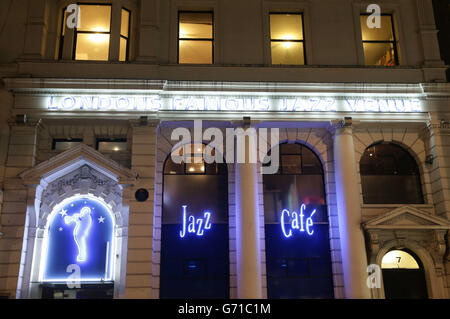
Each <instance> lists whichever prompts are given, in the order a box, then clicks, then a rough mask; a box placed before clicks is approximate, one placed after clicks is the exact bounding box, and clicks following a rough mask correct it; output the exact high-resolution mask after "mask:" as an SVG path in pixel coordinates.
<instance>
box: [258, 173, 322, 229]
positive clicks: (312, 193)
mask: <svg viewBox="0 0 450 319" xmlns="http://www.w3.org/2000/svg"><path fill="white" fill-rule="evenodd" d="M263 186H264V216H265V220H266V223H279V222H280V213H281V211H282V210H283V209H288V210H290V211H298V208H299V205H300V204H302V203H303V204H305V205H319V206H320V205H325V194H324V186H323V176H322V175H299V176H296V175H264V177H263ZM325 212H326V209H325ZM325 217H326V215H324V216H320V214H319V213H318V214H317V216H316V219H315V220H316V221H319V220H320V219H322V218H323V219H324V218H325Z"/></svg>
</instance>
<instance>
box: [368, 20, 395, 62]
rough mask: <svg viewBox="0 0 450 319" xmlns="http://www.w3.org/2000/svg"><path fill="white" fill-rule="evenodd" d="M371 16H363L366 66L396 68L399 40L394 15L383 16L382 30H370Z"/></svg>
mask: <svg viewBox="0 0 450 319" xmlns="http://www.w3.org/2000/svg"><path fill="white" fill-rule="evenodd" d="M368 18H369V14H361V16H360V21H361V32H362V43H363V48H364V57H365V63H366V65H378V66H396V65H398V64H399V61H398V48H397V39H396V34H395V28H394V18H393V16H392V14H382V15H381V16H380V19H381V28H369V26H368V25H367V19H368Z"/></svg>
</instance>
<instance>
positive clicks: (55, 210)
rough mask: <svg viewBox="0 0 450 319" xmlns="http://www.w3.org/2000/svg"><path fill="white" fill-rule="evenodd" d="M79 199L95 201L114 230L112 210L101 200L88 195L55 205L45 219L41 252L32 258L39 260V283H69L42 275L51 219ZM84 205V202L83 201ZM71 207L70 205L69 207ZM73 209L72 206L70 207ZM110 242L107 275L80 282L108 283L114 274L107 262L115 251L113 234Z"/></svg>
mask: <svg viewBox="0 0 450 319" xmlns="http://www.w3.org/2000/svg"><path fill="white" fill-rule="evenodd" d="M81 198H85V199H88V200H91V201H95V202H96V203H98V204H100V205H101V206H102V207H104V208H105V210H106V211H107V212H108V214H109V218H110V221H111V223H112V225H111V227H112V229H113V230H114V229H115V223H114V214H113V213H112V208H111V206H110V205H109V204H107V203H106V202H105V201H104V200H103V199H102V198H97V197H95V196H93V195H90V194H86V195H80V194H79V195H75V196H73V197H70V198H67V199H65V200H63V201H62V202H61V203H59V204H58V205H56V206H55V207H54V208H53V211H52V213H51V214H49V216H48V217H47V222H46V226H45V231H44V239H43V243H42V250H41V253H40V254H36V255H35V257H34V258H40V259H36V260H39V261H40V263H39V281H41V282H68V281H70V278H67V277H66V278H64V277H63V278H60V277H58V278H50V279H49V278H44V274H45V271H46V269H47V262H48V258H47V257H48V253H49V237H50V236H49V228H50V225H51V224H52V222H53V219H54V218H55V215H57V214H60V213H61V212H62V209H63V208H64V207H66V206H67V205H69V204H71V203H72V202H75V201H77V200H79V199H81ZM85 203H86V201H85ZM71 206H72V205H71ZM72 207H73V206H72ZM112 236H113V237H112V241H111V242H110V244H109V251H108V252H109V255H107V256H106V258H108V267H107V268H108V271H107V273H105V275H104V276H103V277H82V278H81V281H82V282H100V281H110V280H112V274H113V273H114V271H113V268H114V263H113V262H111V261H109V259H110V258H112V256H113V254H114V251H115V241H116V238H115V236H114V232H113V233H112ZM33 267H37V264H33Z"/></svg>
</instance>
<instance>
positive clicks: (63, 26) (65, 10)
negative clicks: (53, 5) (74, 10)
mask: <svg viewBox="0 0 450 319" xmlns="http://www.w3.org/2000/svg"><path fill="white" fill-rule="evenodd" d="M66 26H67V8H66V9H64V12H63V21H62V35H63V36H64V35H66Z"/></svg>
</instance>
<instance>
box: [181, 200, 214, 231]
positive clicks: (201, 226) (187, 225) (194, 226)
mask: <svg viewBox="0 0 450 319" xmlns="http://www.w3.org/2000/svg"><path fill="white" fill-rule="evenodd" d="M186 210H187V205H183V227H182V230H180V237H181V238H184V237H185V236H186V230H187V233H191V234H195V235H197V236H203V235H204V233H205V230H209V229H211V213H210V212H208V211H206V212H204V213H203V218H195V217H194V216H193V215H190V216H187V212H186Z"/></svg>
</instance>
